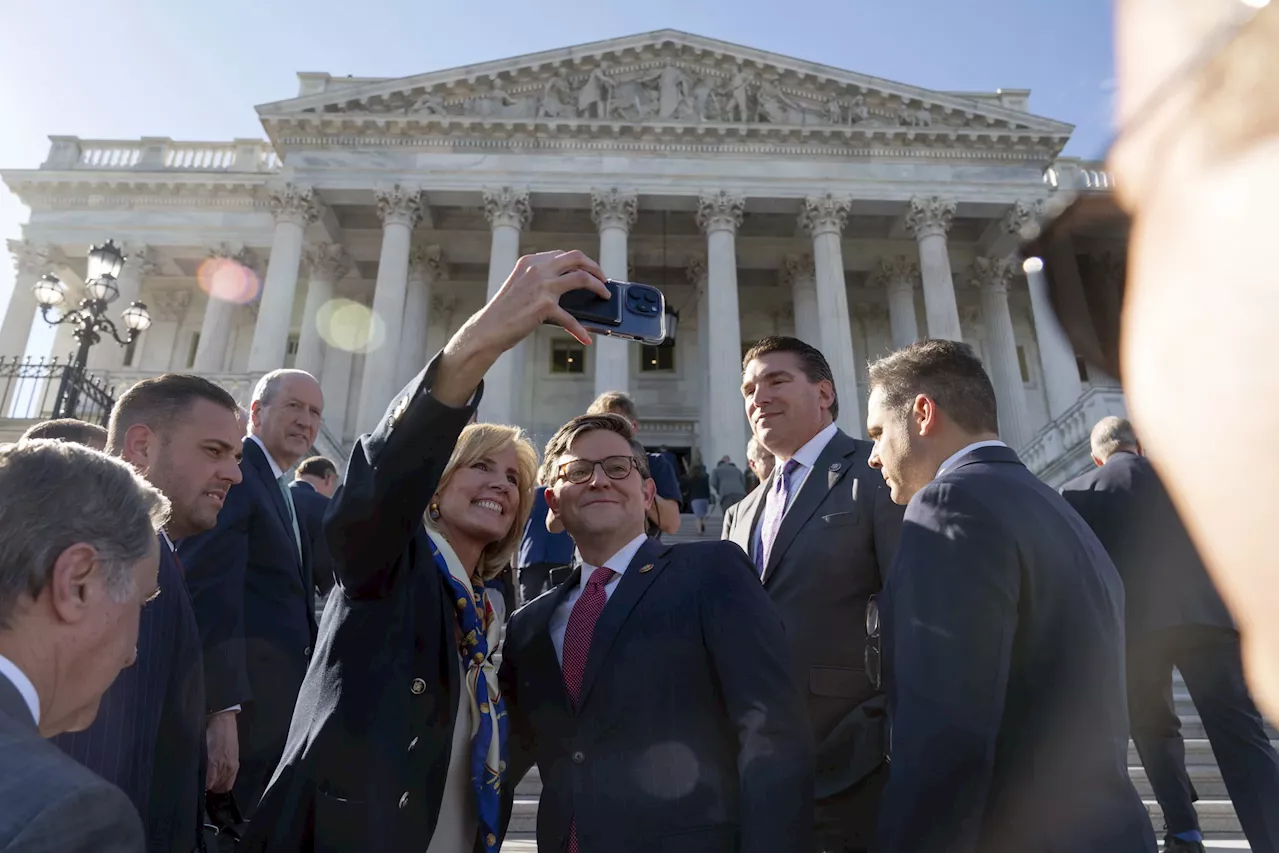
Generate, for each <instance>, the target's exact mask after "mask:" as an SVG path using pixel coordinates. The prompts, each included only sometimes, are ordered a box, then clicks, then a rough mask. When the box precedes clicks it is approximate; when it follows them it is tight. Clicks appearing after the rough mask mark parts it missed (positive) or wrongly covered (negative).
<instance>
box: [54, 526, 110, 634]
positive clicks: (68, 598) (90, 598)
mask: <svg viewBox="0 0 1280 853" xmlns="http://www.w3.org/2000/svg"><path fill="white" fill-rule="evenodd" d="M98 565H99V563H98V551H97V549H96V548H94V547H93V546H92V545H90V544H89V543H87V542H77V543H75V544H74V545H69V546H68V547H67V548H66V550H64V551H63V552H62V553H61V554H59V555H58V556H57V558H56V559H54V561H53V570H52V571H51V572H49V582H48V584H47V585H46V586H45V589H44V592H43V593H41V595H47V596H49V603H50V604H51V605H52V607H53V611H54V612H55V613H57V614H58V617H59V618H60V619H61V620H62V621H63V622H67V623H70V624H75V623H78V622H80V621H81V620H83V619H84V618H85V617H86V616H87V615H88V614H89V613H90V612H91V609H92V606H93V604H94V598H95V596H96V594H97V592H96V589H95V588H96V587H99V586H100V581H99V579H98Z"/></svg>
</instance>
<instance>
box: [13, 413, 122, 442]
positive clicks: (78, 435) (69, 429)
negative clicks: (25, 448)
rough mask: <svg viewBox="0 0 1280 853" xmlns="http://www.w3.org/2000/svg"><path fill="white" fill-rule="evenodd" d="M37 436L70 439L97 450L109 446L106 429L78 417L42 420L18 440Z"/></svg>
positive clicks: (53, 439)
mask: <svg viewBox="0 0 1280 853" xmlns="http://www.w3.org/2000/svg"><path fill="white" fill-rule="evenodd" d="M35 438H46V439H50V440H52V441H69V442H71V443H72V444H83V445H84V446H85V447H92V448H93V449H95V450H102V449H103V448H104V447H106V446H107V431H106V429H104V428H103V427H100V426H98V425H97V424H91V423H88V422H87V421H81V420H77V419H76V418H56V419H54V420H51V421H41V422H40V423H38V424H36V425H35V426H32V427H30V428H29V429H27V431H26V432H24V433H23V434H22V438H20V439H18V440H19V441H30V440H32V439H35Z"/></svg>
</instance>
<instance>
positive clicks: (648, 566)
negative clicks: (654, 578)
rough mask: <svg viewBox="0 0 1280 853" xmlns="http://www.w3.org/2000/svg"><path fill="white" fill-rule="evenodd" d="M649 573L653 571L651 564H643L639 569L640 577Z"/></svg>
mask: <svg viewBox="0 0 1280 853" xmlns="http://www.w3.org/2000/svg"><path fill="white" fill-rule="evenodd" d="M651 571H653V563H645V564H644V565H643V566H641V567H640V574H642V575H647V574H648V573H649V572H651Z"/></svg>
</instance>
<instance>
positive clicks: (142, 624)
mask: <svg viewBox="0 0 1280 853" xmlns="http://www.w3.org/2000/svg"><path fill="white" fill-rule="evenodd" d="M158 580H159V586H160V595H159V596H158V597H157V598H156V599H155V601H152V602H149V603H148V604H147V605H146V606H145V607H143V608H142V617H141V619H140V621H139V623H138V659H137V661H136V662H135V663H134V665H133V666H131V667H129V668H128V669H125V670H122V671H121V672H120V675H119V676H118V677H117V678H116V680H115V681H114V682H113V683H112V685H111V687H110V688H109V689H108V690H107V692H106V693H105V694H103V696H102V702H101V703H100V704H99V706H98V716H97V717H96V718H95V719H94V721H93V725H91V726H90V727H89V728H87V729H85V730H84V731H81V732H73V733H68V734H63V735H58V736H57V737H55V738H53V739H52V740H53V742H54V743H56V744H57V745H58V746H59V747H61V748H62V750H63V751H64V752H66V753H67V754H68V755H70V756H71V757H72V758H74V759H76V760H77V761H79V762H80V763H81V764H83V765H84V766H85V767H88V768H89V769H90V770H92V771H93V772H95V773H97V774H98V775H99V776H101V777H102V778H104V779H106V780H107V781H108V782H111V783H112V784H114V785H116V786H118V787H119V788H120V789H121V790H123V791H124V792H125V794H127V795H128V797H129V799H130V800H131V801H132V802H133V804H134V807H135V808H137V810H138V814H139V816H141V818H142V824H143V827H144V828H145V829H146V832H147V850H148V851H154V853H160V851H172V853H190V851H191V850H193V849H195V847H196V844H197V839H198V837H199V835H198V833H199V829H200V826H201V824H202V821H201V819H200V818H201V807H202V804H203V802H204V770H203V751H204V720H205V715H204V675H203V670H202V667H201V655H200V634H199V631H198V630H197V628H196V619H195V614H194V613H193V612H192V609H191V599H190V597H189V596H188V594H187V587H186V583H185V581H184V579H183V574H182V569H181V567H180V566H179V564H178V562H177V560H176V559H175V557H174V555H173V552H172V551H171V550H169V544H168V543H167V542H165V540H164V537H160V571H159V576H158Z"/></svg>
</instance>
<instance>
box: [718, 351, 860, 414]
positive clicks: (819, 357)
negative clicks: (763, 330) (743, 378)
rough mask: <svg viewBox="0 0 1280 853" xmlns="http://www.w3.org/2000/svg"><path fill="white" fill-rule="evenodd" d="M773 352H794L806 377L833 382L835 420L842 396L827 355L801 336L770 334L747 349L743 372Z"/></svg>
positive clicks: (743, 358) (814, 380)
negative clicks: (752, 363)
mask: <svg viewBox="0 0 1280 853" xmlns="http://www.w3.org/2000/svg"><path fill="white" fill-rule="evenodd" d="M773 352H789V353H794V354H795V357H796V360H797V361H799V362H800V370H801V371H802V372H803V373H804V376H805V378H806V379H808V380H809V381H810V382H812V383H813V384H814V385H817V384H818V383H819V382H821V381H823V380H824V379H825V380H826V381H827V382H829V383H830V384H831V409H830V412H831V420H833V421H834V420H835V419H836V418H837V417H838V416H839V414H840V396H839V394H838V393H837V392H836V380H835V379H834V378H833V377H832V375H831V365H829V364H827V357H826V356H824V355H823V354H822V351H821V350H820V349H818V348H817V347H814V346H810V345H809V344H806V343H805V342H804V341H802V340H800V339H799V338H792V337H789V336H787V335H770V336H769V337H767V338H761V339H760V340H758V341H756V344H755V346H753V347H752V348H751V349H749V350H747V354H746V355H744V356H743V357H742V372H743V373H746V372H747V365H748V364H750V363H751V362H752V361H755V360H756V359H757V358H761V357H763V356H766V355H768V354H769V353H773Z"/></svg>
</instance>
